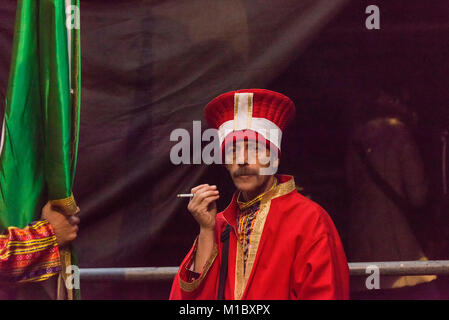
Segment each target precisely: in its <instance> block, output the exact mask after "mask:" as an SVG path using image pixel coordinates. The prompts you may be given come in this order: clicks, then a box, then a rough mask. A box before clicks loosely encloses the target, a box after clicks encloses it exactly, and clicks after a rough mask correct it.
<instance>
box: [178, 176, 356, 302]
mask: <svg viewBox="0 0 449 320" xmlns="http://www.w3.org/2000/svg"><path fill="white" fill-rule="evenodd" d="M289 178H291V177H287V176H278V179H279V180H280V182H281V183H282V182H285V180H286V179H289ZM237 213H238V207H237V203H236V195H234V197H233V199H232V201H231V204H230V205H229V206H228V208H226V210H224V211H223V212H221V213H219V214H218V215H217V224H216V241H217V242H218V255H217V257H216V258H215V260H214V262H213V263H212V266H211V268H210V269H209V270H208V271H207V274H206V275H205V276H204V279H203V280H202V281H201V283H200V285H199V286H198V287H197V288H196V289H195V290H193V291H191V292H187V291H185V290H183V289H182V288H181V286H180V279H182V280H183V281H187V280H188V279H187V277H186V275H185V273H184V272H182V270H186V266H187V264H188V263H189V262H190V261H192V257H193V253H194V251H195V247H194V248H192V249H191V250H190V252H189V253H188V254H187V256H186V257H185V259H184V261H183V262H182V264H181V267H180V270H181V272H180V273H178V275H176V277H175V279H174V282H173V286H172V290H171V294H170V299H216V297H217V289H218V280H219V273H220V261H221V250H222V244H221V243H220V242H219V241H220V240H219V238H220V237H219V236H218V235H219V234H221V232H222V231H223V230H224V228H225V226H226V220H227V221H229V223H230V224H231V226H232V232H231V234H230V243H229V264H228V278H227V283H226V288H225V299H234V282H235V261H236V245H237V234H236V222H235V221H236V219H235V217H236V215H237ZM225 219H226V220H225ZM348 298H349V269H348V264H347V261H346V256H345V253H344V250H343V247H342V244H341V241H340V237H339V235H338V233H337V231H336V229H335V226H334V224H333V222H332V220H331V219H330V217H329V215H328V214H327V213H326V212H325V210H324V209H322V208H321V207H320V206H319V205H317V204H316V203H314V202H313V201H311V200H309V199H307V198H305V197H303V196H302V195H300V194H299V193H298V192H297V191H292V192H290V193H288V194H286V195H283V196H281V197H278V198H275V199H273V200H272V201H271V206H270V211H269V213H268V216H267V220H266V222H265V227H264V230H263V234H262V238H261V241H260V244H259V248H258V251H257V256H256V260H255V262H254V266H253V269H252V271H251V275H250V277H249V280H248V283H247V286H246V289H245V292H244V293H243V296H242V299H243V300H256V299H262V300H271V299H273V300H287V299H301V300H307V299H320V300H321V299H348Z"/></svg>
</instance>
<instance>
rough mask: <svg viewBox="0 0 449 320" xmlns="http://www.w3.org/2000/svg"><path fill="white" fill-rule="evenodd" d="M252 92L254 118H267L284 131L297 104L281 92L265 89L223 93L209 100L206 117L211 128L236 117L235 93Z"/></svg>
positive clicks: (293, 114) (205, 111)
mask: <svg viewBox="0 0 449 320" xmlns="http://www.w3.org/2000/svg"><path fill="white" fill-rule="evenodd" d="M245 92H252V93H254V95H253V118H265V119H268V120H270V121H271V122H273V123H275V124H276V125H277V126H278V127H279V128H280V129H281V131H284V129H285V127H286V126H287V125H288V123H289V122H290V121H291V120H292V119H293V118H294V117H295V105H294V104H293V102H292V101H291V100H290V99H289V98H288V97H286V96H284V95H283V94H281V93H278V92H274V91H270V90H265V89H243V90H237V91H230V92H227V93H223V94H221V95H219V96H218V97H216V98H215V99H213V100H212V101H211V102H209V103H208V104H207V106H206V109H205V110H204V117H205V118H206V121H207V123H208V125H209V127H211V128H215V129H218V128H219V127H220V126H221V125H222V124H223V123H224V122H226V121H229V120H233V119H234V94H236V93H245Z"/></svg>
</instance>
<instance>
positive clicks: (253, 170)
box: [170, 89, 349, 300]
mask: <svg viewBox="0 0 449 320" xmlns="http://www.w3.org/2000/svg"><path fill="white" fill-rule="evenodd" d="M294 114H295V107H294V104H293V102H292V101H291V100H290V99H289V98H287V97H286V96H284V95H282V94H280V93H277V92H273V91H269V90H263V89H252V90H239V91H233V92H228V93H225V94H222V95H220V96H218V97H217V98H215V99H213V100H212V101H211V102H210V103H209V104H208V105H207V106H206V109H205V117H206V120H207V122H208V124H209V126H210V127H212V128H216V129H217V130H218V136H219V139H220V143H221V146H222V151H223V152H224V155H225V157H226V161H225V163H226V164H225V165H226V168H227V170H228V171H229V173H230V175H231V178H232V180H233V182H234V184H235V186H236V188H237V192H236V193H235V194H234V196H233V198H232V201H231V203H230V204H229V206H228V207H227V208H226V209H225V210H224V211H223V212H220V213H219V214H218V215H217V207H216V204H215V201H216V200H217V199H218V198H219V191H218V190H217V187H216V186H210V185H208V184H203V185H199V186H197V187H195V188H193V189H192V190H191V192H192V194H193V197H192V198H191V200H190V202H189V205H188V210H189V211H190V212H191V213H192V215H193V216H194V218H195V219H196V220H197V222H198V224H199V225H200V233H199V235H198V237H197V239H196V240H195V243H194V245H193V247H192V249H191V250H190V252H189V253H188V254H187V256H186V257H185V259H184V260H183V262H182V264H181V266H180V268H179V272H178V274H177V275H176V277H175V279H174V282H173V286H172V290H171V294H170V299H217V298H220V299H221V298H224V299H236V300H240V299H242V300H244V299H248V300H250V299H348V298H349V270H348V265H347V261H346V257H345V253H344V251H343V247H342V245H341V241H340V238H339V235H338V233H337V231H336V229H335V226H334V224H333V222H332V220H331V219H330V217H329V215H328V214H327V213H326V212H325V210H324V209H322V208H321V207H320V206H319V205H318V204H316V203H314V202H313V201H311V200H309V199H307V198H306V197H304V196H302V195H300V194H299V193H298V192H297V191H296V188H295V182H294V180H293V177H292V176H287V175H275V171H276V170H277V167H278V164H279V161H278V155H279V154H280V145H281V136H282V131H283V130H284V129H285V127H286V126H287V124H288V122H289V121H290V120H291V119H292V118H293V117H294ZM227 225H229V226H230V233H229V236H228V237H227V239H226V236H225V237H223V236H222V234H223V232H224V230H225V228H226V226H227ZM226 229H228V230H229V227H228V228H226ZM226 242H227V244H226ZM226 246H228V248H229V249H228V254H227V255H226V254H225V253H224V252H223V251H226V250H223V248H224V247H226ZM226 271H227V274H226ZM223 274H226V276H225V277H224V276H223Z"/></svg>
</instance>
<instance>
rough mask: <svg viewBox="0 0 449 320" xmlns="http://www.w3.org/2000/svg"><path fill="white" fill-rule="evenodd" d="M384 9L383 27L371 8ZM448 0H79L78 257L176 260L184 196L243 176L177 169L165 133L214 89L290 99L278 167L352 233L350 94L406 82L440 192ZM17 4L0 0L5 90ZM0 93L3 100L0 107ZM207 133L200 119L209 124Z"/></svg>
mask: <svg viewBox="0 0 449 320" xmlns="http://www.w3.org/2000/svg"><path fill="white" fill-rule="evenodd" d="M370 4H377V5H378V6H379V7H380V9H381V30H375V31H369V30H367V29H366V28H365V19H366V17H367V15H366V14H365V8H366V6H367V5H370ZM446 4H447V3H446V1H444V0H441V1H436V0H434V1H431V2H425V1H405V0H396V1H374V2H372V1H369V2H367V1H346V0H334V1H326V0H321V1H316V0H314V1H312V0H301V1H298V0H280V1H275V2H274V1H269V0H252V1H246V0H227V1H218V0H214V1H200V0H195V1H187V0H186V1H183V0H177V1H174V0H173V1H145V0H127V1H124V0H122V1H119V0H107V1H106V0H89V1H82V3H81V36H82V111H81V129H80V146H79V162H78V169H77V176H76V181H75V197H76V199H77V201H78V202H79V206H80V207H81V219H82V223H81V227H80V233H79V237H78V239H77V240H76V242H75V246H76V248H77V251H78V253H79V258H80V265H81V267H117V266H123V267H131V266H175V265H178V264H179V263H180V261H181V259H182V257H183V255H184V254H185V253H186V250H188V248H189V247H190V246H191V244H192V242H193V239H194V237H195V234H196V232H197V231H198V229H197V226H196V224H195V222H194V221H193V219H192V218H191V217H189V214H188V212H187V211H186V201H185V200H179V199H177V198H176V194H177V193H184V192H188V191H189V190H190V188H191V187H193V186H195V185H197V184H199V183H202V182H207V183H215V184H217V185H218V186H219V188H220V191H221V193H222V194H223V195H224V196H223V197H222V198H221V199H220V202H219V208H221V209H223V208H224V207H225V206H226V205H227V202H228V201H229V199H230V196H231V194H232V192H233V186H232V184H231V181H230V179H229V178H228V177H227V174H226V172H225V170H224V169H223V168H222V167H220V166H215V165H213V166H204V165H180V166H176V165H173V164H171V162H170V158H169V152H170V148H171V147H172V146H173V145H174V144H175V143H174V142H170V141H169V136H170V132H171V131H172V130H174V129H176V128H186V129H187V130H189V131H190V132H191V131H192V121H193V120H203V117H202V115H203V109H204V106H205V105H206V103H207V102H208V101H209V100H211V99H212V98H213V97H215V96H217V95H218V94H220V93H223V92H226V91H229V90H233V89H239V88H255V87H263V88H267V89H272V90H278V91H280V92H283V93H285V94H287V95H288V96H290V97H291V98H292V99H293V100H294V102H295V103H296V106H297V119H295V122H294V124H293V125H292V127H291V128H290V129H289V130H288V131H287V132H286V134H285V135H284V138H283V155H282V162H281V171H282V172H284V173H289V174H293V175H294V176H295V179H296V182H297V184H298V185H299V186H301V187H302V188H303V192H304V193H305V194H307V195H309V196H311V197H312V198H313V199H314V200H316V201H318V202H319V203H320V204H321V205H322V206H323V207H324V208H325V209H327V210H328V212H329V213H330V214H331V216H332V217H333V219H334V220H335V222H336V224H337V227H338V228H339V230H340V233H341V235H342V238H343V240H344V238H345V235H344V221H345V217H344V210H345V200H346V198H347V195H346V194H345V193H344V188H343V187H342V186H343V185H344V172H343V158H344V152H345V139H346V131H347V128H348V118H347V113H348V110H349V107H350V106H352V105H353V102H354V96H355V95H356V94H357V92H359V91H362V90H369V89H370V88H378V87H381V86H385V85H386V86H389V87H395V86H406V87H407V88H408V89H409V90H410V91H411V94H412V97H411V103H412V105H411V107H412V108H414V109H415V110H416V111H417V112H418V113H419V115H420V117H421V129H425V130H417V137H418V139H421V141H426V142H425V143H422V144H421V146H422V149H423V151H424V154H425V155H426V161H427V162H426V163H427V165H428V166H429V168H432V170H429V174H430V175H431V177H432V179H433V181H434V185H435V188H436V189H438V188H439V185H438V181H439V180H438V179H439V177H438V175H439V173H440V171H439V169H438V168H439V167H438V164H439V155H438V147H439V145H438V143H439V142H438V139H439V133H440V131H441V129H442V128H444V127H445V126H446V125H447V123H446V122H447V121H446V119H447V112H446V111H445V110H446V109H447V101H448V93H447V91H448V90H447V87H448V80H447V74H448V72H447V71H448V62H447V56H448V50H449V45H448V39H449V37H448V33H449V27H448V24H447V16H448V13H449V12H448V11H449V8H448V7H447V5H446ZM15 6H16V1H12V0H2V4H1V6H0V48H1V50H0V92H1V95H2V98H3V97H4V95H5V91H6V87H7V79H8V72H9V62H10V55H11V45H12V35H13V26H14V14H15ZM3 100H4V99H2V106H3ZM203 129H205V123H203ZM168 290H169V284H167V283H159V284H156V285H154V284H152V285H149V284H140V285H136V284H134V285H132V286H131V285H123V284H121V285H117V284H112V283H109V284H104V283H103V284H90V283H89V284H88V283H83V296H84V298H161V299H164V298H166V297H167V295H168Z"/></svg>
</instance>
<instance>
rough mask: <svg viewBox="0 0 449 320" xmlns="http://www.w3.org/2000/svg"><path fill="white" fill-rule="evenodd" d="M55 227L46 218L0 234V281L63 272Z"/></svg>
mask: <svg viewBox="0 0 449 320" xmlns="http://www.w3.org/2000/svg"><path fill="white" fill-rule="evenodd" d="M60 269H61V268H60V263H59V249H58V245H57V242H56V236H55V232H54V229H53V227H52V226H51V225H50V223H49V222H48V221H46V220H43V221H37V222H33V223H31V224H29V225H28V226H27V227H25V228H24V229H19V228H15V227H9V228H8V230H7V231H6V232H5V233H4V234H2V235H1V236H0V281H1V282H29V281H42V280H46V279H48V278H49V277H51V276H53V275H56V274H57V273H58V272H59V271H60Z"/></svg>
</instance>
